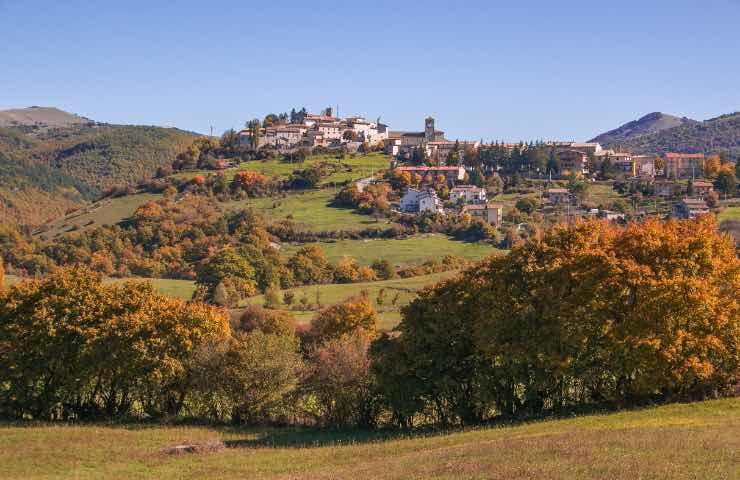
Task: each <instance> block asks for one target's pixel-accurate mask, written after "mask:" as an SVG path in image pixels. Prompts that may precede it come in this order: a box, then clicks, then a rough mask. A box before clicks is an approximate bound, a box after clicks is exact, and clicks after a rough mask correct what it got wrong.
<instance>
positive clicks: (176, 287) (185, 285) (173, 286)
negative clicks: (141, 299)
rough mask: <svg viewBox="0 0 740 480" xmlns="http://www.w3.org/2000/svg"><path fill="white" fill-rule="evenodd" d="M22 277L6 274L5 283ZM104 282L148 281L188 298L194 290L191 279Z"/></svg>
mask: <svg viewBox="0 0 740 480" xmlns="http://www.w3.org/2000/svg"><path fill="white" fill-rule="evenodd" d="M21 280H22V278H20V277H17V276H15V275H6V276H5V284H6V285H12V284H14V283H17V282H19V281H21ZM104 281H105V282H106V283H122V282H129V281H134V282H137V281H142V282H145V281H148V282H151V283H152V285H153V286H154V288H155V289H156V290H157V291H158V292H159V293H161V294H162V295H167V296H170V297H177V298H182V299H183V300H190V299H191V298H192V296H193V292H194V291H195V282H193V281H191V280H170V279H167V278H106V279H105V280H104Z"/></svg>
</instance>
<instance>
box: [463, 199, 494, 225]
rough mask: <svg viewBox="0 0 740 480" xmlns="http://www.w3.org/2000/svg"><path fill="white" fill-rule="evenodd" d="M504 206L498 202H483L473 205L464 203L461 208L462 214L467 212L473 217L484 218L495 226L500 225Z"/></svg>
mask: <svg viewBox="0 0 740 480" xmlns="http://www.w3.org/2000/svg"><path fill="white" fill-rule="evenodd" d="M503 211H504V207H503V206H502V205H501V204H498V203H484V204H475V205H465V206H464V207H463V209H462V213H463V214H466V213H467V214H468V215H470V216H471V217H473V218H479V219H481V220H485V221H486V222H488V223H490V224H491V225H493V226H494V227H496V228H500V227H501V219H502V218H503Z"/></svg>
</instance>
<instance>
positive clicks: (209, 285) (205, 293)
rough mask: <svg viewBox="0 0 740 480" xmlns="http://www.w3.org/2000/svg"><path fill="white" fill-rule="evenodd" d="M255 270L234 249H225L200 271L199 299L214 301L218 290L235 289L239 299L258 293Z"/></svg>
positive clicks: (208, 260) (209, 259)
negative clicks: (221, 288)
mask: <svg viewBox="0 0 740 480" xmlns="http://www.w3.org/2000/svg"><path fill="white" fill-rule="evenodd" d="M254 276H255V272H254V268H252V266H251V265H250V264H249V262H248V261H247V259H246V258H244V257H243V256H241V255H240V254H239V253H238V252H237V251H236V250H234V249H233V248H232V247H225V248H222V249H221V250H219V251H218V252H216V253H214V254H213V255H212V256H210V257H209V258H208V259H207V260H206V261H205V263H204V264H203V266H202V267H201V268H200V270H199V271H198V277H197V278H196V286H197V290H196V292H195V297H196V298H197V299H201V300H206V301H213V299H214V296H215V293H216V289H217V287H219V285H221V286H222V287H223V288H228V287H233V291H234V292H235V293H236V295H237V297H238V299H242V298H245V297H248V296H251V295H254V294H256V293H257V286H256V283H255V281H254Z"/></svg>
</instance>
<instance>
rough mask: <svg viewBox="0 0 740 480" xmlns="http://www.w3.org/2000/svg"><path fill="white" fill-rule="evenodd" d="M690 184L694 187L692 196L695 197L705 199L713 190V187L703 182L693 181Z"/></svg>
mask: <svg viewBox="0 0 740 480" xmlns="http://www.w3.org/2000/svg"><path fill="white" fill-rule="evenodd" d="M692 183H693V185H694V195H696V196H697V197H706V196H707V195H708V194H709V192H711V191H713V190H714V185H712V184H711V183H710V182H705V181H704V180H694V181H693V182H692Z"/></svg>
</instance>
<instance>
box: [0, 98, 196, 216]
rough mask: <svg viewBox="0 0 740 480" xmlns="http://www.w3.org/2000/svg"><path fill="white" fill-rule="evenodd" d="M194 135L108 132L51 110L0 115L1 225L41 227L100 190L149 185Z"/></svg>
mask: <svg viewBox="0 0 740 480" xmlns="http://www.w3.org/2000/svg"><path fill="white" fill-rule="evenodd" d="M193 138H195V134H193V133H190V132H185V131H182V130H178V129H175V128H162V127H155V126H137V125H111V124H103V123H97V122H94V121H92V120H89V119H86V118H84V117H80V116H78V115H73V114H70V113H67V112H64V111H62V110H59V109H56V108H51V107H49V108H46V107H31V108H26V109H16V110H5V111H0V180H2V181H1V182H0V221H2V222H3V223H6V222H7V223H18V224H27V225H39V224H41V223H44V222H45V221H47V220H49V219H51V218H56V217H58V216H60V215H61V214H63V213H64V212H65V211H66V210H67V209H69V208H74V207H78V206H81V205H83V204H85V203H86V202H88V201H90V200H93V199H95V198H96V197H98V196H99V195H100V194H101V193H102V192H103V191H104V190H105V189H107V188H109V187H112V186H118V185H130V184H134V183H136V182H138V181H140V180H143V179H147V178H150V177H151V176H153V175H154V173H155V172H156V170H157V168H159V167H162V166H166V165H170V164H171V163H172V161H173V160H174V159H175V156H176V155H177V154H178V153H180V152H181V151H183V150H184V149H185V148H186V147H187V146H188V145H189V144H190V143H191V142H192V140H193Z"/></svg>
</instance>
